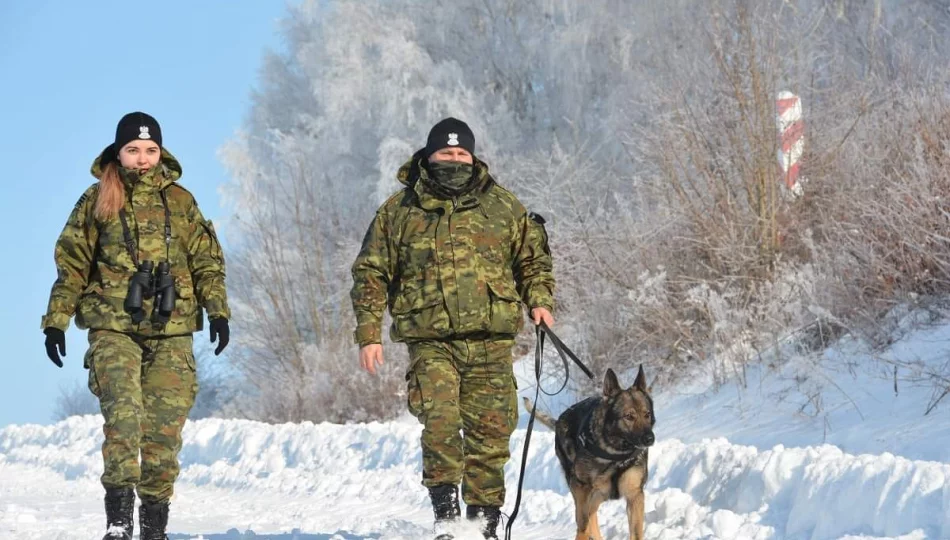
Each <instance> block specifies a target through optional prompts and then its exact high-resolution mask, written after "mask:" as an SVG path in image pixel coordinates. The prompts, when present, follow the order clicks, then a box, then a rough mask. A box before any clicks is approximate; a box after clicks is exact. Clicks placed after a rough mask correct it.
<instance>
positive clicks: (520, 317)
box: [488, 280, 524, 334]
mask: <svg viewBox="0 0 950 540" xmlns="http://www.w3.org/2000/svg"><path fill="white" fill-rule="evenodd" d="M488 294H489V301H490V302H491V319H490V322H489V326H488V330H489V331H490V332H491V333H492V334H517V333H518V332H520V331H521V328H522V327H523V326H524V311H523V308H522V303H521V298H520V297H519V296H518V291H517V290H515V286H514V284H513V283H510V282H507V281H505V280H496V281H490V282H489V283H488Z"/></svg>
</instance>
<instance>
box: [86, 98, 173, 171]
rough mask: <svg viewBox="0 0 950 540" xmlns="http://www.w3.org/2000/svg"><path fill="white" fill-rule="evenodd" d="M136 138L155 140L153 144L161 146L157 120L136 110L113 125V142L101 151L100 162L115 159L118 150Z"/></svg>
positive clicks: (117, 156) (117, 155)
mask: <svg viewBox="0 0 950 540" xmlns="http://www.w3.org/2000/svg"><path fill="white" fill-rule="evenodd" d="M137 139H144V140H150V141H155V144H157V145H158V146H159V148H161V146H162V128H161V126H159V125H158V120H156V119H155V118H153V117H152V116H151V115H148V114H145V113H143V112H138V111H136V112H131V113H129V114H127V115H125V116H123V117H122V119H121V120H119V124H118V125H117V126H116V127H115V142H113V143H112V144H110V145H109V146H107V147H106V148H105V150H103V151H102V160H101V162H102V164H103V165H104V164H106V163H109V162H110V161H115V160H117V159H118V158H119V150H121V149H122V147H123V146H125V145H127V144H129V143H130V142H132V141H134V140H137Z"/></svg>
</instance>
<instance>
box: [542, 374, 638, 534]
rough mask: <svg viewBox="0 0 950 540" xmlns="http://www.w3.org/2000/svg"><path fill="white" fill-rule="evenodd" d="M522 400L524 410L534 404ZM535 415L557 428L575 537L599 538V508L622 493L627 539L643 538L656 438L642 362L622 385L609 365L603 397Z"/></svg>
mask: <svg viewBox="0 0 950 540" xmlns="http://www.w3.org/2000/svg"><path fill="white" fill-rule="evenodd" d="M524 402H525V407H526V408H527V410H529V411H530V410H532V409H533V408H534V405H533V404H532V403H531V400H529V399H527V398H525V400H524ZM536 418H537V419H538V421H539V422H541V423H542V424H544V425H545V426H548V427H549V428H551V429H552V430H554V432H555V439H554V442H555V452H556V453H557V457H558V460H560V462H561V468H562V469H563V470H564V476H565V478H566V479H567V485H568V486H569V487H570V489H571V495H573V496H574V516H575V519H576V521H577V536H576V537H575V540H603V537H602V536H601V535H600V526H599V525H598V523H597V509H598V508H599V507H600V504H601V503H602V502H604V501H606V500H612V499H619V498H621V497H623V498H624V499H625V500H626V502H627V522H628V523H629V526H630V538H631V540H642V539H643V486H644V485H645V484H646V482H647V474H648V469H647V457H648V453H649V451H648V449H649V447H650V446H652V445H653V443H654V442H655V440H656V438H655V437H654V435H653V425H654V424H655V423H656V417H655V416H654V415H653V398H652V397H650V390H649V389H648V388H647V382H646V377H645V376H644V374H643V366H642V365H641V366H640V371H639V373H637V379H636V381H635V382H634V383H633V386H631V387H630V388H628V389H626V390H624V389H623V388H621V387H620V382H619V381H618V380H617V375H616V374H615V373H614V372H613V370H611V369H608V370H607V374H606V375H605V377H604V393H603V396H601V397H591V398H587V399H585V400H583V401H581V402H579V403H576V404H574V405H573V406H571V407H570V408H569V409H567V410H566V411H564V413H562V414H561V416H560V417H559V418H558V419H557V420H556V421H555V420H554V418H552V417H550V416H548V415H546V414H543V413H541V412H538V413H537V415H536Z"/></svg>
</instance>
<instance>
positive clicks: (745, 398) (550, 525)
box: [0, 324, 950, 540]
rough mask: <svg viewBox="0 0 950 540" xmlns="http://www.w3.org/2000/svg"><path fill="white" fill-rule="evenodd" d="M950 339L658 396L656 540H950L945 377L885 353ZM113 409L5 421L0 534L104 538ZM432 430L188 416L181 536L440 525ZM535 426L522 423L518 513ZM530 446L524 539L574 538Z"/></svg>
mask: <svg viewBox="0 0 950 540" xmlns="http://www.w3.org/2000/svg"><path fill="white" fill-rule="evenodd" d="M948 351H950V324H942V325H937V326H931V327H928V328H923V329H919V330H914V331H911V332H909V333H907V334H906V335H905V336H904V337H903V338H901V339H899V340H897V341H895V343H894V344H893V345H892V346H891V347H890V349H889V350H887V351H885V352H884V353H882V354H881V355H878V357H876V358H872V357H871V356H869V355H868V354H866V353H865V352H862V347H861V346H860V345H859V344H857V343H850V342H848V341H845V342H842V343H840V344H838V345H837V346H836V347H835V348H834V349H833V350H829V351H828V352H826V353H825V354H824V355H822V356H821V357H820V358H811V359H809V358H792V359H790V360H787V361H786V362H784V363H783V364H782V365H783V368H782V369H781V370H779V371H771V370H764V369H752V370H750V371H749V372H748V373H747V376H746V383H745V385H743V386H742V387H741V389H740V386H739V385H736V384H731V385H726V386H725V387H723V388H720V389H719V391H718V392H715V393H713V392H708V391H699V390H698V388H701V386H702V385H701V384H698V383H697V384H696V385H695V386H696V388H697V389H695V390H694V391H691V392H690V391H685V390H682V389H681V390H679V391H678V392H675V393H674V392H667V393H659V394H658V395H657V396H656V403H657V419H658V421H657V426H656V433H657V437H658V439H659V442H658V443H657V445H656V446H655V447H654V449H653V450H651V453H650V460H651V461H650V480H649V483H648V485H647V499H646V500H647V503H646V521H647V537H648V538H655V539H662V540H673V539H733V538H743V539H766V538H785V539H810V540H817V539H843V540H844V539H846V540H858V539H861V540H871V539H883V538H895V539H902V540H920V539H950V464H948V461H950V401H948V402H947V403H941V405H940V406H939V407H937V408H936V409H935V410H934V411H933V412H931V413H930V414H929V415H927V416H924V412H925V411H926V409H927V407H928V404H929V403H930V401H931V399H932V389H931V388H929V387H927V386H924V385H920V386H915V385H913V384H911V383H910V382H907V379H908V378H913V375H914V372H913V370H912V369H911V368H907V367H902V368H901V369H899V370H898V373H897V392H896V393H895V381H894V377H893V375H894V374H893V371H892V370H893V368H892V367H889V366H885V365H884V364H883V363H881V360H882V359H898V360H903V361H906V362H916V361H919V362H920V363H921V365H923V366H927V365H930V366H939V365H943V364H945V363H946V361H947V360H946V358H947V357H948ZM527 372H528V366H524V365H522V366H519V373H527ZM803 374H807V375H808V377H802V375H803ZM884 374H886V375H887V376H886V377H885V376H883V375H884ZM622 379H624V382H626V383H630V382H632V381H630V380H626V378H625V377H622ZM521 387H522V389H524V391H525V392H527V391H529V387H530V385H529V384H528V383H527V381H524V383H523V384H521ZM554 412H555V413H557V412H559V411H554ZM100 421H101V420H100V419H99V418H98V417H92V416H89V417H77V418H71V419H69V420H67V421H64V422H60V423H58V424H55V425H48V426H40V425H23V426H7V427H6V428H3V429H2V430H0V538H3V539H6V538H10V539H44V540H45V539H84V540H92V539H97V540H98V539H99V538H101V535H102V531H103V526H104V517H103V513H102V489H101V487H100V486H99V483H98V475H99V474H100V473H101V470H102V464H101V458H100V455H99V445H100V444H101V440H102V436H101V429H100ZM419 432H420V427H419V426H418V424H417V423H416V422H415V420H414V419H411V418H408V417H404V418H402V419H400V420H399V421H395V422H391V423H385V424H379V423H374V424H360V425H346V426H339V425H328V424H323V425H313V424H299V425H298V424H286V425H266V424H260V423H254V422H248V421H237V420H216V419H212V420H203V421H198V422H190V423H189V424H188V425H187V426H186V429H185V445H184V448H183V450H182V453H181V458H182V464H183V469H182V475H181V478H180V480H179V482H178V484H177V493H176V496H175V499H174V503H173V506H172V517H171V520H170V526H169V530H170V531H171V532H172V533H174V534H172V535H171V537H172V538H175V539H181V538H205V539H208V540H211V539H225V538H227V539H237V538H245V537H247V536H251V535H252V533H248V532H247V531H253V533H256V535H257V536H256V537H257V538H280V539H286V540H290V539H298V540H313V539H321V540H322V539H328V540H329V539H334V540H336V539H339V540H350V539H376V538H380V539H382V538H385V539H392V540H395V539H424V538H428V537H430V534H429V532H428V531H429V527H430V524H431V510H430V508H429V506H428V500H427V498H426V493H425V490H424V488H423V487H422V486H421V485H420V484H419V477H420V472H419V471H420V451H419V445H418V437H419ZM523 440H524V431H523V430H522V429H519V430H518V431H517V432H516V433H515V436H514V437H513V439H512V451H513V452H512V453H513V459H512V461H511V462H510V463H509V468H508V485H509V490H510V491H509V493H510V494H511V495H510V496H509V507H508V508H506V510H509V511H510V506H511V503H513V501H514V496H513V490H514V487H515V486H516V484H517V471H518V469H519V467H520V456H521V447H522V443H523ZM528 460H529V462H528V471H529V476H528V478H527V479H526V482H525V489H526V491H525V495H524V499H523V502H522V508H521V511H520V515H519V517H518V521H517V523H516V525H515V529H514V534H513V537H514V538H516V539H518V540H528V539H549V540H550V539H563V538H573V505H572V502H571V499H570V494H569V492H568V491H567V488H566V485H565V484H564V481H563V478H562V475H561V472H560V469H559V466H558V463H557V459H556V458H555V456H554V451H553V435H552V434H551V433H550V432H548V431H547V430H545V429H544V428H540V429H539V430H538V431H536V432H535V434H534V435H533V437H532V444H531V451H530V454H529V458H528ZM601 525H602V529H603V532H604V536H605V538H608V539H614V538H625V537H626V536H625V535H626V520H625V518H624V513H623V506H622V504H621V503H619V502H612V503H608V504H605V505H604V506H602V507H601ZM462 538H472V539H475V538H479V536H478V535H476V534H474V531H468V532H467V534H466V533H465V532H463V534H462Z"/></svg>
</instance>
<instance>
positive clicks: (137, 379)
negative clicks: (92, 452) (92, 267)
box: [86, 330, 198, 502]
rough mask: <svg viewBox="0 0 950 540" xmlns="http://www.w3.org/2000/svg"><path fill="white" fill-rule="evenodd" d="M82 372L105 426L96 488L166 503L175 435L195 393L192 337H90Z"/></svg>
mask: <svg viewBox="0 0 950 540" xmlns="http://www.w3.org/2000/svg"><path fill="white" fill-rule="evenodd" d="M86 366H87V367H88V368H89V389H90V390H91V391H92V393H93V394H95V395H96V397H98V398H99V407H100V409H101V410H102V416H103V418H104V419H105V423H104V424H103V431H104V432H105V442H103V443H102V460H103V463H104V465H105V471H104V472H103V474H102V479H101V480H102V485H103V486H104V487H106V488H127V487H134V488H136V490H137V491H138V495H139V498H141V499H142V500H144V501H148V502H165V501H167V500H169V499H170V498H171V496H172V493H173V487H174V483H175V479H176V478H178V472H179V465H178V452H179V451H180V450H181V430H182V428H183V427H184V425H185V419H186V418H187V417H188V412H189V411H190V410H191V407H192V405H194V403H195V396H196V394H197V393H198V379H197V376H196V373H195V357H194V354H193V353H192V336H191V335H187V336H176V337H164V338H158V339H150V338H145V337H141V336H132V335H129V334H123V333H119V332H112V331H109V330H93V331H90V332H89V350H88V352H87V353H86ZM140 454H141V462H140V461H139V456H140Z"/></svg>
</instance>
